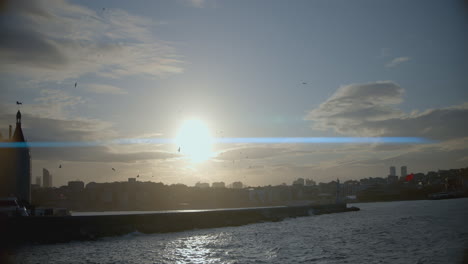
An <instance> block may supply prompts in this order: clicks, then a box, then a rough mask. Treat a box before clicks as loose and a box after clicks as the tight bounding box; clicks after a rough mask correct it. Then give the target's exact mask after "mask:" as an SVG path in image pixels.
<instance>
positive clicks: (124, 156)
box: [31, 146, 177, 163]
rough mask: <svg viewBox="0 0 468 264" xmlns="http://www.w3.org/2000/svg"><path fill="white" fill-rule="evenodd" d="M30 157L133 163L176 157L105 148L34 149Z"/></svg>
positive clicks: (157, 152) (156, 152)
mask: <svg viewBox="0 0 468 264" xmlns="http://www.w3.org/2000/svg"><path fill="white" fill-rule="evenodd" d="M31 155H32V156H33V158H34V159H35V160H51V161H74V162H97V163H99V162H120V163H133V162H137V161H144V160H156V159H161V160H165V159H171V158H176V157H177V155H176V154H174V153H169V152H162V151H137V152H113V151H112V150H111V149H110V148H108V147H105V146H96V147H75V148H35V149H32V151H31Z"/></svg>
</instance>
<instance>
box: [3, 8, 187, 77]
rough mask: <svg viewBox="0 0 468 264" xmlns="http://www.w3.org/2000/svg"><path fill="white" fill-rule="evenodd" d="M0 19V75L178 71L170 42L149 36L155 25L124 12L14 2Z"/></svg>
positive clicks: (160, 73)
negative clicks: (0, 36) (0, 19)
mask: <svg viewBox="0 0 468 264" xmlns="http://www.w3.org/2000/svg"><path fill="white" fill-rule="evenodd" d="M0 15H1V16H2V23H1V24H0V30H1V31H2V33H3V37H2V38H1V39H0V59H1V60H2V64H1V65H0V72H4V73H7V74H10V75H15V74H18V76H19V77H21V78H24V77H26V78H30V79H35V80H40V81H56V80H58V81H60V80H64V79H67V78H78V77H79V76H82V75H84V74H87V73H94V74H97V75H99V76H106V77H114V78H118V77H121V76H125V75H142V74H143V75H148V76H155V77H161V76H165V75H168V74H173V73H180V72H182V71H183V70H182V68H181V66H180V65H181V64H182V61H181V60H180V56H178V55H177V53H176V51H175V49H174V48H173V47H172V46H171V44H169V43H167V42H164V41H161V40H158V39H157V38H155V37H154V36H153V34H152V32H151V28H152V27H154V26H157V25H158V24H157V23H155V22H153V21H152V20H151V19H148V18H145V17H140V16H135V15H132V14H130V13H128V12H126V11H124V10H120V9H105V10H104V11H94V10H91V9H89V8H86V7H83V6H79V5H75V4H72V3H69V2H68V1H65V0H42V1H35V2H34V4H31V3H30V1H25V0H16V1H9V2H8V6H7V8H6V11H5V12H3V13H0Z"/></svg>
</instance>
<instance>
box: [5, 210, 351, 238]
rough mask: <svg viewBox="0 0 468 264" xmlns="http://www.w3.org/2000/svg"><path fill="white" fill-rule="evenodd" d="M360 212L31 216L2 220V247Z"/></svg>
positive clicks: (300, 211) (219, 211) (188, 212)
mask: <svg viewBox="0 0 468 264" xmlns="http://www.w3.org/2000/svg"><path fill="white" fill-rule="evenodd" d="M353 210H358V209H355V208H347V206H346V204H330V205H309V206H278V207H261V208H242V209H222V210H197V211H178V212H161V213H159V212H158V213H149V214H127V215H93V216H31V217H13V218H1V219H0V233H1V234H2V238H0V239H1V241H2V243H7V244H11V243H13V244H17V243H24V242H32V243H36V242H37V243H55V242H67V241H71V240H89V239H97V238H99V237H105V236H116V235H123V234H127V233H130V232H135V231H138V232H141V233H165V232H177V231H184V230H190V229H201V228H215V227H225V226H239V225H245V224H251V223H258V222H271V221H281V220H283V219H285V218H292V217H301V216H310V215H317V214H324V213H338V212H346V211H353Z"/></svg>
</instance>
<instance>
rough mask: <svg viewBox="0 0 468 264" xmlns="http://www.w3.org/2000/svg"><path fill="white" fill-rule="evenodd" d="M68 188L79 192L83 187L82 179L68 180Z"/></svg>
mask: <svg viewBox="0 0 468 264" xmlns="http://www.w3.org/2000/svg"><path fill="white" fill-rule="evenodd" d="M68 188H70V190H71V191H74V192H80V191H82V190H83V189H84V182H82V181H69V182H68Z"/></svg>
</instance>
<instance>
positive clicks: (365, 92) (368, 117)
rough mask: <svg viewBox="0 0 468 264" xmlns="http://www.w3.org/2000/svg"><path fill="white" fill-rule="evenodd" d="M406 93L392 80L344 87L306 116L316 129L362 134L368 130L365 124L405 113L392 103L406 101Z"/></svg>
mask: <svg viewBox="0 0 468 264" xmlns="http://www.w3.org/2000/svg"><path fill="white" fill-rule="evenodd" d="M403 92H404V91H403V89H402V88H401V87H400V86H398V85H397V84H395V83H393V82H390V81H383V82H375V83H366V84H351V85H346V86H342V87H340V88H339V89H338V90H337V91H336V92H335V93H334V94H333V95H332V96H331V97H330V98H329V99H328V100H327V101H325V102H324V103H322V104H320V106H319V107H318V108H316V109H314V110H312V111H310V112H309V114H308V115H307V116H306V119H307V120H313V121H314V124H313V128H314V129H318V130H327V129H333V130H335V131H337V132H338V133H341V134H353V135H359V134H362V133H365V132H366V131H365V130H364V129H363V128H361V124H362V123H365V122H370V121H376V120H385V119H388V118H392V117H397V116H401V112H400V111H399V110H396V109H394V108H391V107H390V106H391V105H394V104H398V103H400V102H401V101H402V95H403Z"/></svg>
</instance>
